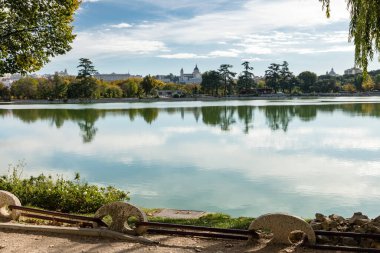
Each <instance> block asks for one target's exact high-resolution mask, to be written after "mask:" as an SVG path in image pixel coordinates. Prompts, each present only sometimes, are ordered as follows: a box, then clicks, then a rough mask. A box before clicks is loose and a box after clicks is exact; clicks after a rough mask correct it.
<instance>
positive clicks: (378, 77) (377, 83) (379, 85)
mask: <svg viewBox="0 0 380 253" xmlns="http://www.w3.org/2000/svg"><path fill="white" fill-rule="evenodd" d="M374 82H375V88H376V89H377V90H379V89H380V74H377V75H376V76H375V80H374Z"/></svg>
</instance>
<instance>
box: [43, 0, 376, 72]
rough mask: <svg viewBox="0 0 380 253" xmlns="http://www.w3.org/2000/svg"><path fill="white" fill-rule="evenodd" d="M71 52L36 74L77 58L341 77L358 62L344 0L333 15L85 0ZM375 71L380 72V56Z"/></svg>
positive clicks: (287, 4)
mask: <svg viewBox="0 0 380 253" xmlns="http://www.w3.org/2000/svg"><path fill="white" fill-rule="evenodd" d="M73 25H74V32H75V34H76V35H77V37H76V39H75V41H74V42H73V44H72V50H71V51H70V52H68V53H67V54H65V55H62V56H57V57H55V58H52V59H51V62H50V63H48V64H47V65H46V66H45V67H44V68H43V69H42V70H40V71H39V72H38V73H41V74H42V73H44V74H45V73H47V74H48V73H54V72H55V71H62V70H64V69H67V70H68V72H69V73H70V74H77V65H78V59H79V58H89V59H90V60H91V61H92V62H93V63H94V66H95V68H96V69H97V70H98V71H99V72H100V73H130V74H134V75H147V74H151V75H156V74H162V75H164V74H169V73H173V74H175V75H179V72H180V69H181V68H183V69H184V71H185V73H191V72H192V71H193V69H194V67H195V65H196V64H197V65H198V67H199V69H200V71H201V72H205V71H208V70H216V69H218V68H219V66H220V65H221V64H231V65H233V71H235V72H237V73H239V72H241V71H242V66H241V63H242V62H243V61H246V60H248V61H250V62H251V65H252V66H253V67H254V74H255V75H257V76H263V75H264V73H265V70H266V69H267V68H268V66H269V65H270V64H271V63H282V62H283V61H288V62H289V65H290V70H291V71H293V72H294V73H295V74H299V73H300V72H302V71H305V70H309V71H313V72H316V73H317V74H324V73H326V71H327V70H330V69H331V68H334V70H335V71H336V72H337V73H338V74H343V71H344V70H345V69H348V68H351V67H353V66H354V45H353V43H352V42H351V43H349V42H348V26H349V13H348V11H347V8H346V2H345V0H334V1H332V13H331V18H330V19H327V18H326V15H325V13H324V12H323V10H322V6H321V3H320V2H319V1H318V0H233V1H231V0H207V1H205V0H84V1H83V3H82V5H81V7H80V8H79V10H78V11H77V13H76V15H75V21H74V23H73ZM369 69H370V70H371V69H380V63H379V62H378V61H377V57H376V58H375V59H374V61H373V62H372V63H371V64H370V66H369Z"/></svg>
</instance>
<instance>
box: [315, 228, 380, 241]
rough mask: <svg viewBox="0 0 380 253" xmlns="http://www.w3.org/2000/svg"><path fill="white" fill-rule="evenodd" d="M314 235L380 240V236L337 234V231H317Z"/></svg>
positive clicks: (351, 233)
mask: <svg viewBox="0 0 380 253" xmlns="http://www.w3.org/2000/svg"><path fill="white" fill-rule="evenodd" d="M314 233H315V235H324V236H340V237H351V238H371V239H380V234H366V233H353V232H336V231H324V230H315V231H314Z"/></svg>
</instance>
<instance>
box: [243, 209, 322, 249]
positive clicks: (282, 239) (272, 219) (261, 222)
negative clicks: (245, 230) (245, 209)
mask: <svg viewBox="0 0 380 253" xmlns="http://www.w3.org/2000/svg"><path fill="white" fill-rule="evenodd" d="M260 229H263V230H265V229H269V230H270V231H271V232H272V233H273V239H272V241H271V243H278V244H292V243H291V242H290V240H289V235H290V233H291V232H293V231H302V232H304V233H305V234H306V235H307V238H308V240H309V243H310V244H315V240H316V239H315V233H314V230H313V229H312V228H311V226H310V225H309V224H308V223H307V222H306V221H305V220H303V219H301V218H299V217H296V216H292V215H288V214H282V213H274V214H265V215H262V216H260V217H258V218H257V219H256V220H254V221H253V222H252V223H251V225H250V226H249V230H255V231H257V230H260Z"/></svg>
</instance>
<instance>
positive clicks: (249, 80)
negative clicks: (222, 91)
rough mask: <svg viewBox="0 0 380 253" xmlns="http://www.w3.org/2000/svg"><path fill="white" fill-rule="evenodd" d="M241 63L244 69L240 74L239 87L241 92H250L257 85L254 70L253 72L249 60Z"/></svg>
mask: <svg viewBox="0 0 380 253" xmlns="http://www.w3.org/2000/svg"><path fill="white" fill-rule="evenodd" d="M241 65H243V67H244V70H243V72H242V73H241V75H240V76H239V79H238V82H237V87H238V90H239V93H250V90H251V89H252V88H254V87H255V80H254V79H253V77H254V75H253V72H251V70H253V67H251V66H249V62H248V61H245V62H243V63H242V64H241Z"/></svg>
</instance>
